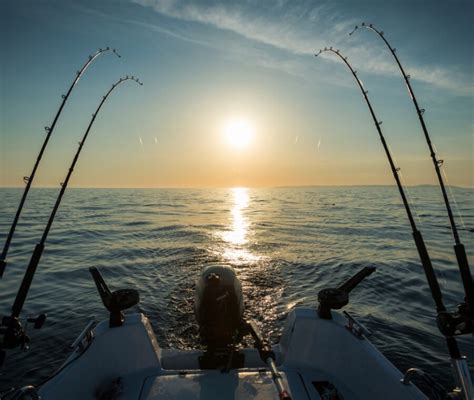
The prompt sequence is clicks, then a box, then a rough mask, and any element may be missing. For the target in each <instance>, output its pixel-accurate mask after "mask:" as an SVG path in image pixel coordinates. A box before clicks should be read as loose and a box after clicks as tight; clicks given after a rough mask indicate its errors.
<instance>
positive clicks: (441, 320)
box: [436, 302, 474, 337]
mask: <svg viewBox="0 0 474 400" xmlns="http://www.w3.org/2000/svg"><path fill="white" fill-rule="evenodd" d="M436 320H437V323H438V328H439V330H440V332H441V333H442V334H443V335H444V336H446V337H452V336H460V335H467V334H472V333H473V332H474V320H473V318H472V314H471V310H470V309H469V306H468V304H467V303H466V302H464V303H460V304H458V306H457V309H456V311H454V312H451V313H450V312H447V311H442V312H440V313H438V316H437V318H436Z"/></svg>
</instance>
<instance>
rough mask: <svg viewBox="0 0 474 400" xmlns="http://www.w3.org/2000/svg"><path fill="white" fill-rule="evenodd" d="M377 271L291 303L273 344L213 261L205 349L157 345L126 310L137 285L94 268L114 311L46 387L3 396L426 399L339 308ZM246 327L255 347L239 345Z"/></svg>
mask: <svg viewBox="0 0 474 400" xmlns="http://www.w3.org/2000/svg"><path fill="white" fill-rule="evenodd" d="M374 271H375V268H373V267H365V268H364V269H362V270H361V271H360V272H358V273H357V274H356V275H355V276H353V277H351V278H350V279H348V280H347V281H346V282H344V283H343V284H341V285H340V286H339V287H337V288H327V289H323V290H321V291H320V292H319V295H318V298H319V307H318V308H316V307H314V308H308V307H306V308H304V307H301V308H295V309H294V310H292V311H291V312H290V313H289V315H288V317H287V319H286V322H285V325H284V329H283V333H282V335H281V339H280V341H279V342H278V343H277V344H274V345H273V346H270V345H269V343H268V342H267V341H266V340H265V339H264V338H262V336H261V334H260V333H259V332H258V329H257V328H256V325H255V324H254V323H253V322H252V321H242V314H243V296H242V290H241V286H240V283H239V280H238V279H237V276H236V274H235V271H234V270H233V269H232V268H231V267H229V266H225V265H210V266H207V267H206V268H204V270H203V272H202V274H201V276H200V278H199V280H198V282H197V284H196V287H197V289H196V306H195V311H196V316H197V319H198V321H199V325H200V336H201V339H202V341H203V343H204V344H205V346H206V349H205V350H177V349H164V348H161V347H160V346H159V344H158V341H157V339H156V336H155V334H154V332H153V329H152V328H151V324H150V322H149V320H148V318H147V317H146V316H145V315H143V314H142V313H130V314H127V315H124V313H123V311H124V310H125V309H127V308H129V307H131V306H133V305H135V304H137V302H138V301H139V294H138V291H136V290H134V289H120V290H117V291H114V292H111V291H110V289H109V288H108V286H107V284H106V283H105V281H104V280H103V278H102V276H101V274H100V272H99V271H98V270H97V269H95V268H91V273H92V276H93V278H94V281H95V283H96V286H97V288H98V291H99V294H100V298H101V299H102V302H103V304H104V306H105V307H106V308H107V310H108V311H109V312H110V316H109V318H108V319H107V320H104V321H101V322H99V323H98V324H95V322H94V321H91V322H90V323H89V324H88V325H87V326H86V327H85V328H84V330H83V331H82V332H81V333H80V334H79V336H78V337H77V339H76V340H75V341H74V343H73V344H72V345H71V348H72V349H71V354H70V355H69V357H68V358H67V359H66V361H65V362H64V364H63V365H62V366H61V367H60V368H59V369H58V370H57V371H56V372H55V373H54V375H53V376H51V377H50V378H49V379H48V380H47V381H46V382H44V383H43V384H42V385H41V386H40V387H37V388H34V387H33V386H29V387H25V388H22V389H19V391H17V392H15V394H14V395H13V394H12V396H13V397H5V399H7V398H12V399H13V398H15V399H23V398H30V397H26V396H27V395H28V396H31V398H37V399H45V400H47V399H71V400H73V399H82V400H85V399H101V400H105V399H140V400H145V399H146V400H152V399H153V400H156V399H180V400H184V399H333V400H337V399H345V400H349V399H381V398H384V399H393V400H395V399H398V400H399V399H407V400H408V399H426V398H427V397H426V396H425V395H424V394H423V393H422V392H421V391H420V390H419V389H418V388H417V387H416V386H415V385H414V384H413V383H412V381H411V378H412V376H413V375H414V374H416V371H415V370H409V371H408V372H407V373H406V374H405V375H403V374H402V373H401V372H400V371H399V370H397V368H395V366H394V365H393V364H391V363H390V362H389V361H388V360H387V359H386V358H385V357H384V356H383V355H382V354H381V353H380V352H379V351H378V350H377V349H376V347H374V346H373V345H372V344H371V343H370V341H369V340H368V339H367V337H366V333H367V330H366V329H365V328H364V327H363V325H361V324H360V323H359V322H358V321H357V320H356V319H355V318H353V317H352V316H351V315H350V314H348V313H347V312H344V314H340V313H339V312H336V311H335V310H337V309H341V308H342V307H343V306H344V305H346V304H347V303H348V301H349V293H350V291H351V290H352V289H354V288H355V287H356V286H357V285H358V284H359V283H361V282H362V280H363V279H364V278H365V277H366V276H368V275H370V274H371V273H373V272H374ZM245 334H250V335H251V336H252V338H253V339H254V342H255V347H254V348H242V349H241V348H239V347H238V342H239V339H240V338H241V337H242V336H244V335H245ZM20 393H22V394H24V396H25V397H22V394H20ZM15 396H16V397H15Z"/></svg>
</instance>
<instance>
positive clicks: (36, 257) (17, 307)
mask: <svg viewBox="0 0 474 400" xmlns="http://www.w3.org/2000/svg"><path fill="white" fill-rule="evenodd" d="M43 250H44V244H42V243H38V244H37V245H36V246H35V250H34V251H33V255H32V256H31V259H30V263H29V264H28V268H27V269H26V271H25V276H24V277H23V280H22V281H21V286H20V289H19V290H18V293H17V295H16V298H15V303H13V307H12V317H14V318H18V317H19V316H20V313H21V310H22V308H23V304H24V303H25V300H26V296H28V290H29V289H30V286H31V282H32V281H33V276H34V275H35V271H36V267H38V264H39V262H40V259H41V256H42V254H43Z"/></svg>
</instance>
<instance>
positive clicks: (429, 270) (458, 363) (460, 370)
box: [315, 47, 472, 400]
mask: <svg viewBox="0 0 474 400" xmlns="http://www.w3.org/2000/svg"><path fill="white" fill-rule="evenodd" d="M323 52H332V53H334V54H336V55H337V56H338V57H339V58H340V59H341V60H342V61H343V62H344V64H346V66H347V67H348V68H349V70H350V71H351V73H352V75H353V76H354V78H355V80H356V81H357V84H358V86H359V88H360V90H361V91H362V94H363V96H364V99H365V101H366V103H367V106H368V107H369V110H370V114H371V116H372V119H373V121H374V124H375V127H376V128H377V132H378V134H379V137H380V140H381V142H382V145H383V148H384V150H385V154H386V155H387V158H388V162H389V164H390V169H391V171H392V174H393V177H394V178H395V182H396V183H397V187H398V191H399V192H400V196H401V198H402V202H403V205H404V207H405V211H406V214H407V216H408V220H409V222H410V226H411V228H412V234H413V239H414V240H415V244H416V248H417V250H418V254H419V257H420V260H421V264H422V266H423V269H424V272H425V276H426V280H427V281H428V286H429V288H430V291H431V296H432V297H433V300H434V302H435V305H436V311H437V314H438V327H439V329H440V331H441V333H443V335H444V336H445V339H446V344H447V347H448V351H449V355H450V357H451V361H452V366H453V369H454V371H455V375H456V378H457V383H459V386H460V387H461V388H462V390H463V393H464V395H465V396H466V397H465V398H466V400H467V399H469V400H471V398H470V397H469V396H470V394H471V393H472V383H471V378H470V374H469V368H468V365H467V361H466V357H462V356H461V353H460V351H459V347H458V344H457V341H456V339H455V337H454V336H455V335H457V334H460V333H458V332H459V331H462V330H464V329H466V326H465V325H466V323H465V321H464V320H463V321H460V320H458V319H451V318H452V315H451V314H449V313H448V312H447V311H446V307H445V306H444V304H443V296H442V294H441V289H440V287H439V283H438V279H437V278H436V274H435V272H434V269H433V266H432V264H431V259H430V256H429V254H428V250H427V249H426V246H425V243H424V240H423V236H422V235H421V232H420V231H419V230H418V228H417V227H416V223H415V220H414V218H413V214H412V212H411V209H410V206H409V204H408V200H407V197H406V195H405V191H404V189H403V186H402V184H401V181H400V176H399V172H400V168H397V167H396V166H395V163H394V162H393V158H392V155H391V153H390V150H389V148H388V145H387V142H386V141H385V137H384V135H383V133H382V128H381V125H382V122H381V121H379V120H378V119H377V117H376V115H375V112H374V109H373V108H372V104H371V103H370V100H369V97H368V95H367V94H368V91H367V90H365V89H364V85H363V84H362V81H361V80H360V79H359V77H358V76H357V72H356V71H355V70H354V69H353V68H352V66H351V65H350V64H349V62H348V61H347V57H344V56H343V55H342V54H341V52H340V51H339V50H334V49H333V48H332V47H329V48H327V47H325V48H324V49H322V50H319V52H318V53H317V54H315V56H316V57H318V56H319V55H320V54H321V53H323ZM440 321H442V322H443V324H442V323H440ZM446 322H447V324H446ZM468 329H469V328H468ZM470 331H471V332H472V329H470ZM462 333H467V332H462Z"/></svg>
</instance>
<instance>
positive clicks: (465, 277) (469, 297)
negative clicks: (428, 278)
mask: <svg viewBox="0 0 474 400" xmlns="http://www.w3.org/2000/svg"><path fill="white" fill-rule="evenodd" d="M361 27H363V28H367V29H368V30H371V31H372V32H375V33H376V34H377V35H378V36H379V37H380V38H382V40H383V41H384V43H385V44H386V46H387V47H388V49H389V50H390V53H392V55H393V58H395V61H396V62H397V65H398V68H399V69H400V72H401V73H402V75H403V79H404V80H405V84H406V86H407V89H408V93H409V95H410V97H411V99H412V101H413V105H414V106H415V109H416V113H417V114H418V119H419V120H420V124H421V128H422V129H423V133H424V135H425V139H426V143H427V144H428V149H429V151H430V156H431V159H432V161H433V166H434V168H435V171H436V176H437V177H438V182H439V186H440V188H441V192H442V194H443V199H444V204H445V205H446V211H447V212H448V217H449V222H450V224H451V232H452V233H453V237H454V252H455V254H456V259H457V262H458V266H459V272H460V274H461V279H462V283H463V286H464V292H465V294H466V301H467V304H468V305H469V310H470V314H471V318H473V317H474V284H473V281H472V276H471V270H470V268H469V262H468V260H467V255H466V249H465V248H464V245H463V244H462V243H461V240H460V238H459V234H458V230H457V227H456V222H455V220H454V216H453V212H452V210H451V205H450V204H449V197H448V194H447V192H446V187H445V185H444V181H443V176H442V174H441V166H442V165H443V160H438V159H437V157H436V153H435V151H434V148H433V144H432V143H431V138H430V135H429V133H428V129H427V127H426V124H425V120H424V118H423V114H424V112H425V110H424V109H420V106H419V105H418V101H417V100H416V97H415V93H414V92H413V88H412V87H411V83H410V75H407V74H406V73H405V70H404V69H403V67H402V64H401V63H400V60H399V59H398V56H397V54H396V49H395V48H393V47H392V46H390V43H388V41H387V39H386V38H385V36H384V33H383V31H380V30H378V29H377V28H375V27H374V26H373V25H372V24H366V23H365V22H362V24H361ZM358 28H359V27H358V26H357V25H356V26H355V28H354V30H353V31H352V32H350V33H349V35H350V36H352V34H354V32H356V31H357V30H358Z"/></svg>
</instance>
